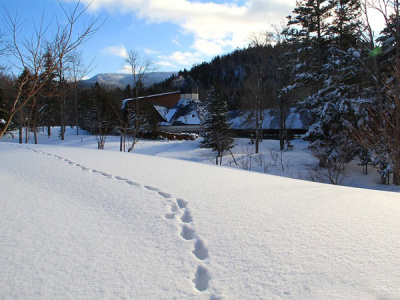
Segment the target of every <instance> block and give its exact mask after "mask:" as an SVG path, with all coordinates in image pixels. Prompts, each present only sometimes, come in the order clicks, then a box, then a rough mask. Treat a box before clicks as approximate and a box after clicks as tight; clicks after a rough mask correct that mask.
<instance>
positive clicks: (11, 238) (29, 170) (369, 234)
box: [0, 134, 400, 299]
mask: <svg viewBox="0 0 400 300" xmlns="http://www.w3.org/2000/svg"><path fill="white" fill-rule="evenodd" d="M55 135H56V134H55ZM237 142H238V146H237V147H236V148H235V149H234V150H235V151H234V155H235V156H237V158H240V155H239V152H242V153H246V152H250V151H251V150H250V148H248V141H244V140H238V141H237ZM39 143H40V144H39V145H32V144H23V145H19V144H18V143H17V141H16V140H11V139H9V138H3V139H2V140H1V142H0V157H1V159H0V254H1V255H0V298H4V299H15V298H22V299H39V298H40V299H68V298H73V299H82V298H83V299H99V298H102V299H115V298H127V299H399V298H400V251H399V249H400V234H399V228H400V197H399V196H400V195H399V193H398V189H396V188H394V187H389V188H390V189H393V190H395V191H396V192H388V191H377V190H373V189H360V188H352V187H342V186H333V185H327V184H320V183H314V182H308V181H302V180H296V179H291V178H285V177H282V176H274V175H270V174H263V173H260V172H249V171H244V170H240V169H241V168H242V167H235V168H230V167H216V166H213V165H211V162H210V160H213V157H211V156H210V153H209V152H208V151H206V150H204V149H198V142H197V141H187V142H183V141H182V142H178V141H177V142H166V141H159V142H150V141H146V142H145V141H143V142H140V143H139V144H138V145H137V147H136V149H135V150H134V152H133V153H121V152H119V151H118V149H119V145H118V138H117V137H115V138H112V137H110V138H109V139H108V141H107V143H106V150H105V151H100V150H97V149H96V141H95V138H94V137H91V136H87V135H81V136H79V137H77V136H74V135H68V136H67V139H66V141H64V142H60V141H59V140H58V139H57V137H54V138H50V139H47V137H45V136H44V135H43V136H41V138H40V141H39ZM262 147H263V151H264V153H265V155H266V157H267V156H268V155H269V156H271V155H270V154H271V149H276V147H277V144H276V141H264V142H263V143H262ZM305 148H306V144H305V143H304V142H303V141H296V142H295V143H294V149H293V150H291V151H287V152H285V153H284V157H283V159H282V161H283V164H281V163H280V162H278V163H276V165H274V164H273V163H271V165H268V168H269V170H268V172H269V173H271V174H277V175H285V176H292V177H296V176H298V175H299V174H300V173H301V172H303V171H304V168H305V167H304V166H310V167H312V166H313V165H314V164H315V163H316V162H315V160H314V159H313V158H312V157H311V156H310V155H309V154H307V151H305V150H304V149H305ZM107 149H108V150H111V151H108V150H107ZM171 158H174V159H171ZM224 161H225V165H233V163H232V161H230V158H229V156H227V157H225V158H224ZM253 163H254V161H253ZM242 165H243V166H245V165H246V164H244V163H243V164H242ZM282 165H283V166H284V169H285V171H282ZM243 168H244V167H243ZM257 168H261V167H259V166H258V165H257V163H254V169H257ZM288 170H289V171H288ZM357 172H359V173H361V170H360V169H359V167H357V168H356V167H355V166H354V167H351V168H350V170H349V174H348V177H347V178H346V179H345V181H346V182H347V183H349V184H352V185H353V186H362V185H365V186H366V187H369V188H375V187H383V186H379V185H378V184H377V181H378V180H379V178H377V176H376V174H374V173H376V172H375V171H373V170H371V172H370V174H371V175H369V176H365V175H357V176H356V174H359V173H357ZM283 173H284V174H283ZM362 176H364V177H362ZM358 177H360V178H362V179H363V182H364V183H363V184H360V180H359V179H358Z"/></svg>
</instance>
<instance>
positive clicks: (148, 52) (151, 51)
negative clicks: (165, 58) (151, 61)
mask: <svg viewBox="0 0 400 300" xmlns="http://www.w3.org/2000/svg"><path fill="white" fill-rule="evenodd" d="M143 51H144V53H146V54H149V55H154V54H158V53H159V52H158V51H157V50H153V49H148V48H145V49H143Z"/></svg>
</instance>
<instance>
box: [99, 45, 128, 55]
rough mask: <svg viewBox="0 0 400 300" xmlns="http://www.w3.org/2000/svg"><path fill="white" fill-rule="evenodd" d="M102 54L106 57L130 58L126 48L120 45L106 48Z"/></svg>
mask: <svg viewBox="0 0 400 300" xmlns="http://www.w3.org/2000/svg"><path fill="white" fill-rule="evenodd" d="M101 54H104V55H113V56H118V57H122V58H126V57H128V51H127V50H126V48H125V46H123V45H119V46H109V47H107V48H104V49H103V50H101Z"/></svg>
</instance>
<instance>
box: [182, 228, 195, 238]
mask: <svg viewBox="0 0 400 300" xmlns="http://www.w3.org/2000/svg"><path fill="white" fill-rule="evenodd" d="M181 237H183V238H184V239H185V240H188V241H189V240H192V239H193V237H194V230H193V229H192V228H190V227H189V226H187V225H183V226H182V231H181Z"/></svg>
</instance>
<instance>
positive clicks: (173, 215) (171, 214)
mask: <svg viewBox="0 0 400 300" xmlns="http://www.w3.org/2000/svg"><path fill="white" fill-rule="evenodd" d="M165 218H166V219H168V220H172V219H173V218H175V214H173V213H169V214H166V215H165Z"/></svg>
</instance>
